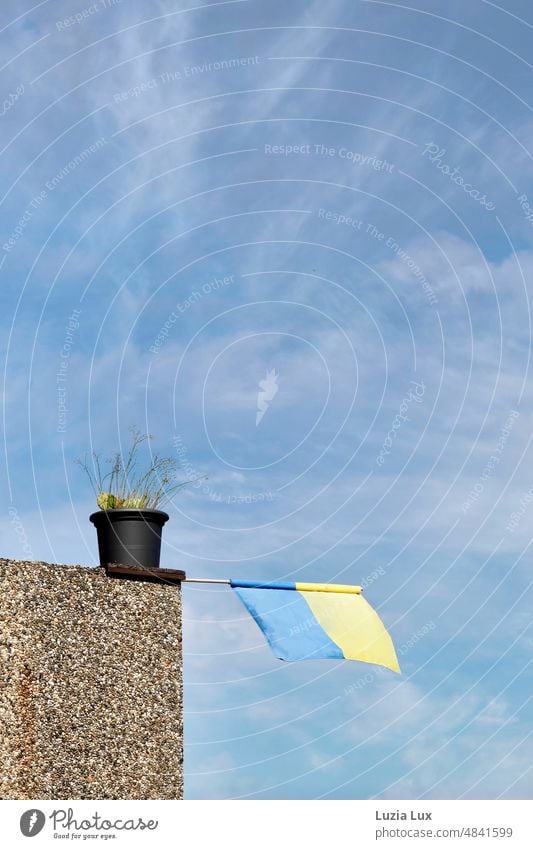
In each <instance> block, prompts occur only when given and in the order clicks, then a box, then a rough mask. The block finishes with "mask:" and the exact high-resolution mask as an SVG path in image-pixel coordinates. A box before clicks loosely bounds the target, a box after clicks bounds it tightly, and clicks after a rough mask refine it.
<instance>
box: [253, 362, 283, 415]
mask: <svg viewBox="0 0 533 849" xmlns="http://www.w3.org/2000/svg"><path fill="white" fill-rule="evenodd" d="M278 377H279V375H278V374H277V373H276V369H275V368H273V369H272V370H271V371H267V373H266V377H265V378H264V379H263V380H260V381H259V392H258V393H257V413H256V415H255V426H256V427H257V425H258V424H259V422H260V421H261V419H262V418H263V416H264V415H265V413H266V411H267V410H268V408H269V406H270V402H271V401H272V400H273V399H274V397H275V396H276V395H277V394H278V389H279V386H278Z"/></svg>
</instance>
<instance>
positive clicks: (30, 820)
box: [20, 808, 46, 837]
mask: <svg viewBox="0 0 533 849" xmlns="http://www.w3.org/2000/svg"><path fill="white" fill-rule="evenodd" d="M45 822H46V817H45V815H44V814H43V812H42V811H39V810H38V809H37V808H31V809H30V810H29V811H24V813H23V814H22V816H21V818H20V830H21V832H22V833H23V835H24V837H35V835H36V834H39V832H40V831H42V829H43V826H44V824H45Z"/></svg>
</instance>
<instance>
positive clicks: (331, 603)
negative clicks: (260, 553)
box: [230, 579, 400, 672]
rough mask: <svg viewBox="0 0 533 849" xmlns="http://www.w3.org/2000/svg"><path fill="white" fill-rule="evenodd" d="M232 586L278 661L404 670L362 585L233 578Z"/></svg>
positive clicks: (395, 670)
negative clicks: (328, 660) (325, 661)
mask: <svg viewBox="0 0 533 849" xmlns="http://www.w3.org/2000/svg"><path fill="white" fill-rule="evenodd" d="M230 584H231V586H232V587H233V589H234V590H235V592H236V593H237V595H238V596H239V598H240V600H241V601H242V603H243V604H244V606H245V607H246V608H247V609H248V611H249V612H250V613H251V614H252V616H253V618H254V619H255V621H256V622H257V624H258V625H259V627H260V628H261V631H262V632H263V634H264V635H265V637H266V639H267V641H268V643H269V645H270V647H271V649H272V651H273V652H274V654H275V655H276V657H279V659H280V660H314V659H317V658H323V657H331V658H340V659H342V660H361V661H364V662H365V663H377V664H379V665H380V666H386V667H388V669H392V670H393V671H394V672H399V671H400V667H399V665H398V658H397V657H396V652H395V650H394V646H393V643H392V640H391V638H390V636H389V634H388V632H387V630H386V628H385V626H384V625H383V622H382V621H381V619H380V618H379V616H378V614H377V613H376V611H375V610H374V608H373V607H371V606H370V605H369V604H368V602H367V601H366V600H365V599H364V598H363V596H362V595H361V592H362V590H361V587H354V586H349V585H346V584H303V583H300V582H296V583H293V582H292V581H291V582H285V583H264V582H260V581H235V580H233V579H232V580H231V581H230Z"/></svg>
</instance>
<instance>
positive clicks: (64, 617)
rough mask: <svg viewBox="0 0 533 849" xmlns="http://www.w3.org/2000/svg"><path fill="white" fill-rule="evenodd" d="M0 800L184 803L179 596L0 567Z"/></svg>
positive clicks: (79, 572) (71, 574) (155, 587)
mask: <svg viewBox="0 0 533 849" xmlns="http://www.w3.org/2000/svg"><path fill="white" fill-rule="evenodd" d="M0 587H1V592H0V598H1V600H0V608H1V617H0V629H1V630H0V655H1V672H0V675H1V681H0V686H1V689H2V696H1V702H0V747H1V754H0V796H1V797H2V798H4V799H180V798H182V794H183V725H182V647H181V592H180V587H179V585H178V586H172V585H167V584H159V583H148V582H144V581H138V580H125V579H120V578H108V577H106V574H105V571H104V569H101V568H97V569H89V568H85V567H83V566H57V565H51V564H47V563H26V562H22V561H14V560H0Z"/></svg>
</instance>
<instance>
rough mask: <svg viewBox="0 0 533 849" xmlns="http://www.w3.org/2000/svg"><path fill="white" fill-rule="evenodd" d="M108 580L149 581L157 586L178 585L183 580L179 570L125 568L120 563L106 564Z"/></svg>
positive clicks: (181, 572) (183, 577)
mask: <svg viewBox="0 0 533 849" xmlns="http://www.w3.org/2000/svg"><path fill="white" fill-rule="evenodd" d="M105 570H106V574H107V576H108V578H125V579H130V580H137V581H151V582H152V583H153V582H156V583H158V584H161V583H163V584H179V583H181V581H184V580H185V572H183V571H182V570H181V569H160V568H157V569H155V568H153V569H145V568H143V567H142V566H126V565H123V564H122V563H106V565H105Z"/></svg>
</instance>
